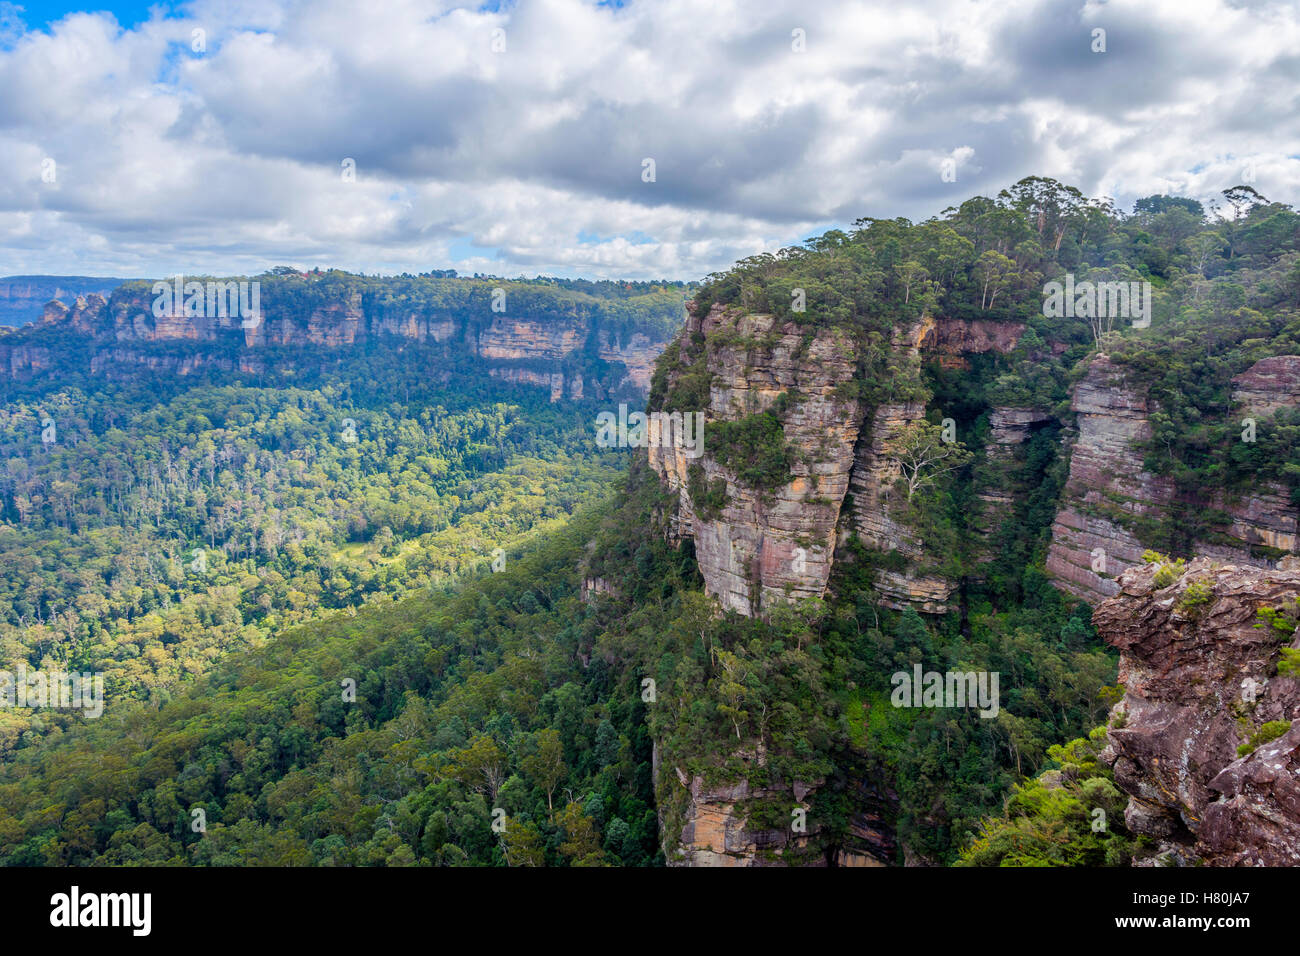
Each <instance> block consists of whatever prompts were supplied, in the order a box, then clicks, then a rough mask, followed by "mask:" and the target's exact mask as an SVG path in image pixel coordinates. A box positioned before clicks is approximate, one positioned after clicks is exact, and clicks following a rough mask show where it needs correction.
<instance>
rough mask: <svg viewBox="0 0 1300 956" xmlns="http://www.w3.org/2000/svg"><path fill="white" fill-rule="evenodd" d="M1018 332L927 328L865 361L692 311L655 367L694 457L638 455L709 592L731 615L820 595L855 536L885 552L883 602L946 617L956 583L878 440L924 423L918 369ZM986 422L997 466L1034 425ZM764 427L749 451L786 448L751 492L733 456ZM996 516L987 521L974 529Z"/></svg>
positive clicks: (839, 341) (825, 341) (824, 338)
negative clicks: (696, 429) (692, 424)
mask: <svg viewBox="0 0 1300 956" xmlns="http://www.w3.org/2000/svg"><path fill="white" fill-rule="evenodd" d="M1023 331H1024V326H1023V325H1019V324H1017V323H1006V324H1003V325H1001V326H1000V325H999V324H998V323H994V322H978V323H971V322H964V321H958V320H952V321H949V320H944V319H934V318H929V317H926V318H922V319H920V320H917V321H916V322H914V323H912V324H909V325H903V326H900V327H899V328H898V329H896V330H895V332H894V335H893V337H892V341H891V342H890V343H889V344H888V345H887V347H886V348H885V351H884V353H883V355H879V354H877V355H874V356H869V355H868V354H867V352H866V350H865V346H864V344H863V343H862V342H861V341H858V340H856V339H855V338H854V337H853V336H851V335H849V334H848V333H847V332H845V331H844V330H842V329H837V328H834V327H820V328H816V329H814V330H810V329H808V328H805V327H801V326H799V325H797V324H795V323H793V322H789V321H785V322H782V321H780V320H778V319H777V318H775V317H774V316H771V315H752V314H749V313H746V312H744V311H742V310H738V309H733V308H727V307H724V306H720V305H715V306H714V307H712V308H711V309H710V310H709V311H708V312H707V313H705V314H703V315H700V316H694V315H692V316H691V317H690V318H689V319H688V321H687V325H686V327H685V328H684V330H683V332H682V334H681V335H680V336H679V338H678V340H677V343H676V350H675V352H674V354H673V355H672V356H670V358H669V361H668V364H667V365H666V366H665V367H664V369H663V372H664V375H665V391H664V396H665V398H664V399H663V401H662V402H661V408H660V410H675V411H688V412H689V411H694V410H697V409H695V408H691V407H689V406H690V405H691V403H692V401H695V402H698V404H699V406H700V408H699V409H698V410H703V411H704V413H705V416H706V419H707V421H708V423H709V424H708V425H707V426H706V433H705V434H706V440H705V442H704V447H703V451H702V454H700V455H699V456H698V457H697V458H696V457H691V456H689V455H688V453H687V452H686V451H684V450H683V449H682V448H680V447H676V446H675V445H674V444H673V443H672V442H671V441H663V442H652V443H651V447H650V449H649V460H650V464H651V466H652V467H653V468H654V469H655V470H656V472H658V474H659V476H660V478H661V479H662V481H663V482H664V484H665V486H666V487H667V488H668V489H670V490H671V491H672V492H674V493H675V494H676V496H677V507H676V514H675V515H674V516H673V526H674V527H675V528H676V532H677V535H678V536H679V537H685V536H689V537H691V538H693V539H694V543H695V554H696V558H697V560H698V562H699V566H700V571H701V573H702V575H703V577H704V580H705V585H706V590H707V591H708V593H709V594H711V595H713V596H714V597H716V598H717V599H718V601H719V603H720V604H721V605H722V606H723V607H726V608H731V609H734V610H736V611H738V612H739V613H741V614H745V615H750V614H755V613H761V612H762V611H764V610H765V609H767V608H769V607H771V606H772V604H773V602H776V601H797V600H799V599H802V598H818V597H821V596H822V595H823V594H824V593H825V591H826V587H827V584H828V582H829V580H830V575H831V569H832V566H833V565H834V562H835V561H836V560H837V555H838V556H839V559H844V558H845V557H846V556H847V551H846V550H845V548H846V547H847V546H848V545H849V543H850V541H852V540H856V541H858V542H860V543H861V544H862V545H863V546H864V547H865V548H866V549H867V550H868V551H870V552H874V553H875V554H878V555H880V556H882V557H886V556H887V560H885V561H883V562H882V565H883V566H882V567H881V568H880V569H879V572H878V574H877V578H876V582H877V587H878V589H879V592H880V595H881V599H882V602H883V603H885V604H886V605H887V606H890V607H895V608H901V607H904V606H907V605H909V604H910V605H913V606H915V607H917V608H918V609H920V610H922V611H925V612H927V613H933V614H938V613H943V612H945V611H948V610H950V609H951V607H952V604H951V598H952V595H953V593H954V591H955V590H956V588H957V586H958V582H957V580H956V578H955V577H954V576H953V575H951V574H949V573H945V569H944V567H943V564H944V558H945V556H944V555H940V554H936V553H935V549H934V548H933V547H927V541H926V539H925V537H924V535H923V534H922V533H921V531H920V529H919V528H918V527H917V523H916V516H915V513H914V512H913V511H909V508H908V504H909V502H908V499H907V495H906V493H905V492H903V491H900V489H899V487H898V485H897V479H898V478H899V474H900V465H899V462H898V461H897V460H895V459H894V458H893V457H891V456H890V454H889V453H888V452H887V449H886V445H887V444H888V442H889V440H890V439H891V437H892V436H894V435H896V434H897V433H898V432H899V430H900V429H904V428H906V427H907V426H909V425H913V424H915V423H917V422H920V421H922V420H923V419H924V418H925V415H926V408H927V400H928V398H929V397H930V396H929V393H928V391H927V390H926V388H925V385H924V383H923V376H922V372H921V366H922V362H923V361H924V360H925V359H926V358H933V359H936V360H942V361H943V362H945V363H951V362H953V361H957V362H964V361H965V356H967V355H973V354H981V353H984V352H994V353H1005V352H1009V351H1011V350H1012V349H1013V348H1014V347H1015V344H1016V341H1017V340H1018V337H1019V335H1020V334H1022V333H1023ZM927 349H935V350H936V352H937V354H934V355H930V354H929V353H928V352H927ZM963 350H965V351H963ZM881 359H883V360H884V361H885V363H886V366H887V368H888V372H887V373H885V375H887V376H888V377H887V378H885V377H883V376H881V375H880V373H879V372H873V373H869V374H872V375H874V376H876V377H875V379H874V381H875V382H876V383H877V384H878V385H879V388H878V393H879V394H878V398H876V399H875V400H868V399H867V398H865V397H864V395H865V394H866V392H865V391H864V389H863V388H862V387H861V385H862V382H863V381H864V377H865V375H866V374H868V373H864V366H865V365H866V364H868V363H869V362H874V361H879V360H881ZM993 411H994V413H995V417H994V421H995V424H994V439H993V442H992V445H991V446H990V447H991V451H990V454H991V455H993V456H996V457H1000V458H1003V459H1005V458H1009V457H1011V456H1012V455H1013V451H1012V449H1014V447H1015V446H1016V445H1018V444H1020V443H1022V442H1023V441H1025V440H1026V439H1027V438H1028V436H1029V435H1030V434H1031V432H1032V430H1033V427H1034V426H1035V425H1036V424H1038V423H1040V422H1041V421H1043V420H1045V416H1044V415H1042V414H1040V413H1038V412H1036V411H1034V410H1025V409H995V410H993ZM763 416H767V422H766V424H767V427H768V428H779V434H778V436H777V437H776V439H775V440H774V441H770V442H769V443H768V445H766V446H764V447H762V448H759V449H758V454H760V455H762V456H764V457H765V459H766V460H767V461H768V463H770V460H771V459H772V458H773V457H774V456H776V455H778V454H779V453H780V447H779V446H780V445H782V444H784V445H785V446H787V451H788V452H789V453H790V461H789V466H788V468H786V469H777V470H776V473H774V474H773V473H770V472H769V473H767V474H764V475H763V476H762V477H763V483H761V484H759V483H756V482H755V480H754V479H753V477H750V476H747V474H746V473H745V471H746V464H745V463H739V464H738V461H739V459H741V458H742V457H743V456H742V455H741V454H739V453H738V452H737V449H736V448H734V447H733V445H734V444H735V443H737V442H742V441H743V442H748V443H750V444H751V445H752V444H753V442H754V441H755V436H756V435H758V434H759V433H760V432H761V426H762V422H761V421H760V419H761V418H762V417H763ZM720 426H721V427H720ZM719 445H721V447H719ZM749 471H750V473H751V475H752V474H753V473H754V471H755V470H754V469H749ZM989 501H990V502H996V499H995V498H994V497H993V496H990V498H989ZM999 517H1001V515H1000V514H998V513H994V512H992V511H990V512H989V513H988V514H987V515H986V520H987V523H989V524H996V523H997V520H998V519H999Z"/></svg>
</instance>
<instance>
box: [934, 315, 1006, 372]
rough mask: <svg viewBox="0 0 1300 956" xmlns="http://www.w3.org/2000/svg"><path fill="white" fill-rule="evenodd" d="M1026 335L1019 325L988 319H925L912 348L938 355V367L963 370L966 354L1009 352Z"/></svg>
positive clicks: (965, 363)
mask: <svg viewBox="0 0 1300 956" xmlns="http://www.w3.org/2000/svg"><path fill="white" fill-rule="evenodd" d="M1024 334H1025V326H1024V323H1022V322H995V321H992V320H990V319H974V320H967V319H947V318H932V317H929V316H927V317H925V318H923V319H922V320H921V321H920V323H919V324H918V326H917V328H916V330H915V332H914V334H913V336H912V345H913V346H914V347H915V348H918V349H920V350H922V351H925V352H932V353H935V354H937V355H938V356H940V359H939V364H941V365H944V366H947V367H949V368H965V367H966V366H967V365H968V363H967V361H966V359H965V356H967V355H978V354H980V353H983V352H1000V353H1003V354H1005V353H1008V352H1010V351H1011V350H1012V349H1014V348H1015V347H1016V343H1017V342H1019V341H1020V336H1022V335H1024Z"/></svg>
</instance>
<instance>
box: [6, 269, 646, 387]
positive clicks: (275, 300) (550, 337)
mask: <svg viewBox="0 0 1300 956" xmlns="http://www.w3.org/2000/svg"><path fill="white" fill-rule="evenodd" d="M304 295H305V294H304ZM318 299H319V296H317V297H314V298H310V301H311V302H312V303H313V304H312V305H311V306H310V307H307V306H306V305H305V303H304V302H302V301H299V300H298V299H297V298H295V297H294V295H293V294H292V293H285V292H280V293H279V294H278V295H275V296H267V297H266V298H264V299H263V300H262V302H261V306H262V314H261V316H260V318H259V320H258V321H256V322H253V323H249V324H248V327H245V322H244V320H243V319H242V318H241V317H240V316H238V315H234V314H232V315H218V316H206V315H196V316H187V315H184V314H166V313H165V314H163V315H155V314H154V311H153V299H152V297H151V295H150V294H149V293H148V292H147V291H142V289H141V288H140V287H139V286H136V285H127V286H123V287H121V288H119V289H117V290H116V291H115V292H114V293H113V294H112V296H111V298H109V299H107V300H106V299H105V298H104V297H103V296H101V295H98V294H93V293H92V294H88V295H83V296H78V297H77V298H76V299H75V300H73V303H72V305H71V306H68V305H65V304H64V303H63V302H61V301H57V300H56V301H51V302H48V303H47V304H46V305H45V308H44V310H43V312H42V313H41V315H40V318H39V319H38V321H37V322H36V323H34V324H33V325H31V326H28V327H27V328H26V329H24V330H21V331H16V332H14V333H10V334H8V335H5V336H4V339H5V340H7V341H5V342H3V343H2V344H0V374H8V375H11V376H21V375H24V374H28V373H32V372H37V371H40V370H42V369H44V368H46V367H48V349H46V348H44V347H43V346H39V345H31V344H28V343H27V342H26V341H25V339H27V338H31V337H32V336H30V335H27V334H26V333H27V331H28V330H29V329H30V330H32V331H33V333H34V334H39V333H40V331H41V330H46V329H55V330H57V331H59V332H60V334H72V335H75V336H84V337H85V338H86V339H87V340H88V341H89V343H90V344H91V345H92V350H91V358H90V369H91V370H92V371H94V372H105V373H109V374H126V373H127V372H128V371H129V369H130V368H131V367H133V366H136V367H145V368H150V369H154V370H164V371H169V372H173V373H175V374H178V375H185V374H189V373H191V372H193V371H195V370H197V369H200V368H206V367H219V368H226V369H232V368H235V367H239V368H241V369H244V370H250V371H260V370H264V369H266V368H268V367H273V368H286V367H288V366H290V365H292V364H294V363H297V362H301V361H306V359H305V358H304V357H302V356H295V355H285V354H279V355H276V356H275V358H274V359H273V360H272V362H271V364H270V366H268V365H267V363H266V361H265V360H264V359H263V358H262V357H261V355H260V353H265V352H266V351H267V350H271V349H298V348H302V347H305V346H317V347H321V348H325V349H352V348H357V347H361V346H363V345H364V344H365V343H367V342H368V341H378V340H383V339H396V340H399V341H402V342H418V343H421V344H423V345H426V346H430V347H432V349H433V351H434V352H435V353H441V354H443V355H445V356H447V357H449V358H450V357H453V356H472V357H475V358H477V359H479V360H481V362H482V363H483V364H484V365H485V366H486V367H487V371H488V374H490V375H492V376H494V377H497V378H500V379H503V380H506V381H511V382H516V383H524V384H530V385H537V386H540V387H542V388H545V389H547V390H548V391H549V392H550V395H551V400H552V401H559V400H560V399H562V398H574V399H576V398H582V397H584V396H587V397H594V398H596V399H605V398H606V397H609V396H612V395H618V396H620V397H626V398H635V397H637V396H641V395H644V394H645V392H646V391H647V390H648V388H649V383H650V375H651V372H652V370H653V366H654V362H655V359H656V358H657V357H658V355H659V353H660V352H661V351H662V350H663V347H664V345H665V344H666V342H665V341H655V340H653V339H652V338H651V337H650V336H649V335H647V334H646V333H644V332H629V333H617V332H613V331H611V330H609V329H605V328H599V327H597V324H596V323H595V322H593V321H592V320H591V319H590V318H589V317H587V316H586V315H585V314H579V313H575V314H573V315H568V314H563V315H559V316H551V315H548V316H545V317H542V318H539V317H536V316H531V315H528V314H499V313H488V314H487V315H484V316H481V317H476V313H474V311H473V309H471V308H469V307H468V306H467V307H466V309H464V310H461V311H459V312H453V311H447V310H445V309H437V308H432V307H430V308H425V309H415V310H413V309H411V308H410V307H409V306H405V305H403V304H401V303H400V302H393V301H389V300H383V301H368V300H367V298H366V297H365V296H363V295H362V294H361V292H359V291H356V290H352V291H346V290H345V291H341V292H338V293H337V294H334V297H333V298H326V299H325V301H323V302H322V301H318ZM172 342H174V343H194V344H195V347H194V348H191V349H189V350H188V351H187V352H186V353H185V354H183V355H182V354H180V353H179V352H177V351H175V350H158V349H151V348H149V346H150V345H155V344H158V343H172ZM207 343H211V344H213V345H223V344H226V343H234V344H238V345H239V346H240V349H241V351H240V354H239V356H238V358H233V359H232V358H231V356H230V354H229V352H230V350H229V349H225V348H215V349H205V348H203V347H202V346H203V345H204V344H207ZM398 347H399V348H401V347H402V346H400V345H399V346H398ZM601 363H605V367H604V368H597V366H599V365H601Z"/></svg>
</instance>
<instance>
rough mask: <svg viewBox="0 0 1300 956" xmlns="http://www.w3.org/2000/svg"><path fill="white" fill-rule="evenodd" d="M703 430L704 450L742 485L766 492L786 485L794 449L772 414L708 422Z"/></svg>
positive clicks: (779, 421)
mask: <svg viewBox="0 0 1300 956" xmlns="http://www.w3.org/2000/svg"><path fill="white" fill-rule="evenodd" d="M704 428H705V432H704V447H705V448H706V449H707V450H708V452H709V454H710V455H711V456H712V457H713V460H714V461H716V462H717V463H718V464H720V465H722V467H724V468H726V469H727V470H728V471H730V472H732V473H733V474H735V475H736V477H737V478H739V479H740V481H741V482H743V483H744V484H746V485H748V486H750V487H751V488H757V489H760V490H763V491H769V492H770V491H775V490H776V489H778V488H781V487H782V486H784V485H787V484H789V482H790V480H791V475H790V468H791V466H792V465H793V464H794V462H795V459H796V450H795V448H794V446H793V445H791V444H790V443H789V442H787V441H786V439H785V429H784V428H783V427H782V426H781V419H780V418H779V417H778V415H777V413H776V412H775V411H766V412H755V413H754V414H752V415H746V416H745V417H744V418H740V419H737V420H736V421H718V422H708V423H706V424H705V426H704Z"/></svg>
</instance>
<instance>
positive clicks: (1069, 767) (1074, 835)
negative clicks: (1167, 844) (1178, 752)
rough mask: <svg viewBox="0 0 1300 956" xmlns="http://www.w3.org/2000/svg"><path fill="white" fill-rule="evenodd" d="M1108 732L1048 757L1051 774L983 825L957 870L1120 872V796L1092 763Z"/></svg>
mask: <svg viewBox="0 0 1300 956" xmlns="http://www.w3.org/2000/svg"><path fill="white" fill-rule="evenodd" d="M1105 738H1106V728H1105V727H1099V728H1096V729H1095V730H1093V731H1092V732H1091V733H1090V734H1089V735H1088V736H1087V737H1086V738H1079V739H1077V740H1073V741H1071V742H1070V743H1068V744H1065V745H1062V746H1053V747H1051V748H1050V749H1049V751H1048V756H1049V757H1050V759H1051V762H1052V766H1051V768H1050V769H1048V770H1046V771H1044V772H1043V773H1041V774H1039V776H1037V777H1036V778H1034V779H1033V780H1030V781H1028V782H1026V783H1024V784H1022V785H1019V786H1017V787H1016V788H1015V789H1014V791H1013V793H1012V795H1011V797H1010V798H1009V799H1008V800H1007V802H1006V806H1005V807H1004V809H1003V811H1002V813H1001V814H999V815H998V816H996V817H992V818H990V819H987V820H985V821H983V822H982V824H981V827H980V833H979V836H978V837H976V838H975V839H973V840H972V841H971V842H970V844H969V845H968V846H967V847H966V848H965V849H964V850H963V851H962V853H961V856H960V858H959V860H958V864H957V865H958V866H1126V865H1127V864H1128V859H1129V857H1130V856H1131V854H1132V852H1133V848H1134V841H1133V838H1132V835H1131V834H1130V833H1129V832H1128V830H1127V829H1126V828H1125V826H1124V807H1125V804H1126V803H1127V802H1128V797H1127V795H1126V794H1124V793H1123V792H1121V791H1120V790H1119V788H1117V787H1116V786H1115V783H1114V777H1113V775H1112V774H1111V772H1110V770H1109V768H1107V767H1106V766H1105V765H1104V764H1102V763H1101V762H1099V761H1098V760H1097V755H1098V754H1099V753H1100V751H1101V749H1102V748H1103V747H1104V746H1105Z"/></svg>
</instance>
